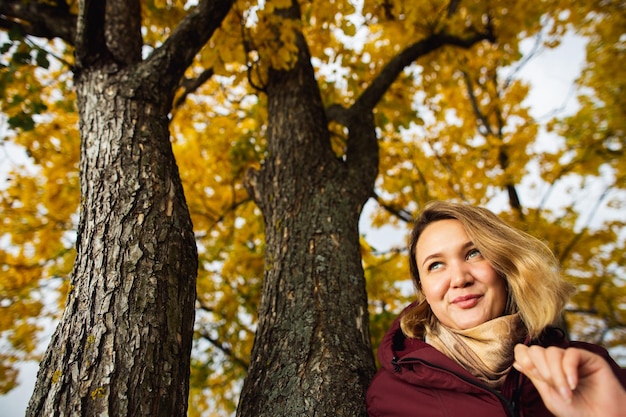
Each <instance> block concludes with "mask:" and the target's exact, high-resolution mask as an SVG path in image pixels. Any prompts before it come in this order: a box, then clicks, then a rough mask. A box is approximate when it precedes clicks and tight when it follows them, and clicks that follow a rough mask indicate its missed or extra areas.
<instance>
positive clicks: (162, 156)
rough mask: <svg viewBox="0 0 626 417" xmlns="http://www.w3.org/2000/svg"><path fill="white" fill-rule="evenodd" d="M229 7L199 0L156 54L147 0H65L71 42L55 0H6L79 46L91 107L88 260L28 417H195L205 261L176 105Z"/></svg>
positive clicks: (40, 27)
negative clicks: (174, 121) (74, 5)
mask: <svg viewBox="0 0 626 417" xmlns="http://www.w3.org/2000/svg"><path fill="white" fill-rule="evenodd" d="M231 4H232V0H222V1H212V2H208V1H201V2H200V3H199V5H198V7H196V8H195V9H194V10H193V11H191V12H190V13H189V15H188V16H187V17H186V18H185V19H184V20H183V21H182V22H181V23H180V25H179V27H178V28H177V29H176V30H175V31H174V32H173V34H172V36H171V37H170V38H169V40H168V41H167V42H166V43H165V44H164V45H163V46H162V47H161V48H159V49H157V50H155V51H154V53H153V54H152V55H151V56H150V58H149V59H147V60H145V61H143V60H142V57H141V53H142V39H141V33H140V27H141V13H140V3H139V1H138V0H133V1H127V0H108V1H106V2H102V1H89V0H84V1H80V2H79V13H78V16H72V15H70V14H69V10H67V9H66V8H58V9H57V10H55V14H54V16H55V18H56V19H58V21H59V22H62V23H64V24H65V25H67V24H72V23H74V22H76V31H75V35H74V36H75V37H74V38H73V39H68V37H69V36H70V35H68V33H72V31H67V30H65V31H64V32H62V33H61V32H57V31H55V29H54V25H46V24H44V23H45V22H46V18H47V17H49V16H50V10H49V7H48V6H45V5H42V4H40V3H28V7H26V5H24V4H23V2H20V1H14V2H6V3H3V5H2V8H3V9H5V8H6V9H7V10H8V9H9V6H12V7H11V12H12V13H14V14H13V16H14V17H15V18H17V19H22V20H25V21H26V22H28V23H27V24H24V26H23V30H25V31H26V32H27V33H28V30H29V29H32V28H36V29H37V30H36V33H35V32H33V33H32V34H33V35H37V36H47V37H50V38H52V37H58V36H63V37H64V39H65V40H66V41H69V42H70V43H72V42H73V43H74V45H75V57H76V63H75V68H74V72H75V74H74V75H75V85H76V91H77V102H78V111H79V115H80V135H81V160H80V176H81V193H82V200H81V211H80V222H79V229H78V235H77V259H76V263H75V266H74V270H73V273H72V277H71V283H70V292H69V296H68V300H67V307H66V310H65V311H64V314H63V316H62V318H61V321H60V323H59V325H58V327H57V329H56V331H55V332H54V334H53V336H52V340H51V342H50V345H49V347H48V349H47V351H46V353H45V356H44V358H43V360H42V362H41V365H40V371H39V374H38V376H37V382H36V386H35V390H34V392H33V395H32V397H31V400H30V403H29V406H28V409H27V413H26V414H27V416H46V417H48V416H94V415H110V416H163V417H172V416H181V417H182V416H185V415H186V414H187V399H188V391H189V387H188V385H189V372H190V352H191V343H192V336H193V322H194V307H195V278H196V273H197V262H198V261H197V253H196V246H195V239H194V235H193V230H192V224H191V219H190V216H189V211H188V209H187V205H186V202H185V197H184V194H183V188H182V185H181V181H180V177H179V174H178V168H177V166H176V162H175V159H174V155H173V153H172V148H171V145H170V141H169V130H168V127H169V120H168V117H167V116H168V113H169V111H170V109H171V106H172V100H173V96H174V91H175V90H176V87H177V86H178V84H179V81H180V79H181V77H182V76H183V73H184V71H185V68H187V67H188V66H189V65H190V64H191V61H192V59H193V57H194V55H195V54H196V53H197V52H198V51H199V50H200V48H201V47H202V46H203V45H204V44H205V43H206V42H207V40H208V39H209V38H210V36H211V34H212V33H213V32H214V31H215V29H216V28H217V27H218V26H219V25H220V23H221V21H222V20H223V18H224V16H225V15H226V13H227V12H228V10H229V9H230V6H231ZM38 6H41V7H42V8H40V9H38V8H37V7H38ZM45 7H48V9H46V8H45ZM63 13H66V14H65V15H63ZM38 19H40V20H38ZM16 21H18V20H16ZM65 25H64V26H63V27H66V26H65ZM181 45H182V46H181Z"/></svg>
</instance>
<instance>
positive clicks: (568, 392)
mask: <svg viewBox="0 0 626 417" xmlns="http://www.w3.org/2000/svg"><path fill="white" fill-rule="evenodd" d="M565 353H566V350H564V349H560V348H557V347H548V348H546V349H545V350H544V355H543V357H544V358H545V360H546V368H545V369H542V370H541V371H542V372H541V373H542V375H543V376H544V378H545V380H546V382H548V383H549V384H551V385H552V386H553V387H554V388H555V389H556V390H557V391H558V392H559V393H560V394H561V396H562V397H563V399H565V400H566V402H569V401H571V399H572V395H573V394H572V388H571V385H570V383H569V380H568V375H569V376H572V372H573V373H577V366H576V365H577V364H578V362H579V361H576V360H575V361H574V362H571V361H569V362H567V361H566V362H565V363H564V360H565V357H566V355H565ZM574 359H575V358H574ZM565 365H567V366H568V367H569V368H568V370H567V371H566V370H565V368H564V366H565ZM572 365H574V367H573V368H572Z"/></svg>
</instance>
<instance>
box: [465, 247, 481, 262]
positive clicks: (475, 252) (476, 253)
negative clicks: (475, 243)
mask: <svg viewBox="0 0 626 417" xmlns="http://www.w3.org/2000/svg"><path fill="white" fill-rule="evenodd" d="M477 256H480V251H479V250H478V249H476V248H474V249H471V250H470V251H469V252H468V253H467V259H472V258H476V257H477Z"/></svg>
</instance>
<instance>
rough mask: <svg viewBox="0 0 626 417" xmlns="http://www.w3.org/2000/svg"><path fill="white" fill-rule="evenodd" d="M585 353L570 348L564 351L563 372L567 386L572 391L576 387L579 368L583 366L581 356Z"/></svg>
mask: <svg viewBox="0 0 626 417" xmlns="http://www.w3.org/2000/svg"><path fill="white" fill-rule="evenodd" d="M584 353H586V352H585V351H581V350H579V349H575V348H570V349H567V350H566V351H565V354H564V355H563V371H564V372H565V377H566V379H567V384H568V386H569V387H570V389H571V390H572V391H574V390H575V389H576V387H577V386H578V377H579V375H578V372H579V368H580V366H582V365H583V363H584V360H583V354H584Z"/></svg>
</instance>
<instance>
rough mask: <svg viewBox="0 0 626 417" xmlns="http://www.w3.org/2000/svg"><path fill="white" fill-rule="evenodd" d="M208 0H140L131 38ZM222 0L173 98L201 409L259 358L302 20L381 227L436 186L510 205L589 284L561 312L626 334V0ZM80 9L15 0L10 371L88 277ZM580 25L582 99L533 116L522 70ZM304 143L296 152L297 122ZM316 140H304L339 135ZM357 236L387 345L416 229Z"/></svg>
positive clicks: (144, 48) (228, 406) (228, 390)
mask: <svg viewBox="0 0 626 417" xmlns="http://www.w3.org/2000/svg"><path fill="white" fill-rule="evenodd" d="M87 3H88V2H87ZM134 3H135V2H129V4H134ZM196 3H201V4H204V3H206V2H204V1H200V2H188V1H183V0H168V1H166V0H142V1H141V2H140V6H141V7H140V10H141V27H140V28H129V29H128V30H129V31H131V30H141V37H142V42H143V43H142V44H141V45H135V46H134V47H135V48H140V49H141V57H142V59H144V60H148V59H149V57H151V56H154V55H155V54H157V53H160V51H162V50H163V49H164V48H165V47H166V46H167V43H168V42H175V41H176V39H175V37H174V38H173V34H175V33H176V29H177V27H178V26H179V25H180V24H181V22H183V21H185V20H184V19H185V18H189V16H190V15H191V14H192V13H193V10H194V9H195V8H196V7H197V5H196ZM296 5H297V6H298V7H297V13H294V9H295V7H294V6H296ZM137 10H139V3H138V4H137ZM229 10H230V11H229V12H228V14H227V15H226V17H225V18H224V19H223V21H222V22H221V25H220V27H219V29H217V30H216V31H215V32H214V33H213V34H212V36H211V37H210V39H209V41H208V42H206V44H204V45H203V47H202V48H201V49H200V50H199V53H197V54H195V55H194V57H193V62H192V63H191V65H189V66H188V67H187V68H186V70H185V73H184V77H183V78H182V79H181V81H180V83H179V84H178V85H177V88H176V90H175V96H174V97H173V98H172V106H171V111H169V112H168V114H164V115H163V116H164V117H168V119H169V128H170V135H171V144H172V147H173V151H174V155H175V157H176V162H177V165H178V170H179V172H180V177H181V179H182V184H183V187H184V193H185V198H186V203H187V206H188V209H189V213H190V215H191V220H192V222H193V232H194V236H195V242H196V245H197V248H198V276H197V285H196V290H197V295H196V303H195V308H196V320H195V328H194V341H193V349H192V358H191V377H190V397H189V415H190V416H196V415H197V416H200V415H212V413H214V414H215V415H228V414H230V413H232V412H234V410H235V408H236V406H237V402H238V399H239V394H240V391H241V384H242V381H243V378H244V377H245V376H246V373H247V372H248V369H249V367H250V365H251V351H252V345H253V341H254V336H255V332H256V330H257V324H258V322H259V317H258V314H259V305H260V303H261V294H262V293H263V287H262V285H263V278H264V274H266V273H267V269H268V268H270V266H269V265H268V258H267V256H266V254H267V253H269V252H271V251H270V250H269V249H268V244H269V243H271V244H274V242H269V243H268V241H267V240H266V238H267V236H266V232H265V231H266V230H267V227H268V224H267V223H268V219H266V218H264V217H263V212H262V208H263V207H262V204H259V201H265V200H263V198H265V197H266V196H265V194H263V195H259V196H255V195H254V189H255V188H254V187H251V186H250V182H251V181H252V179H253V178H254V177H253V176H251V174H250V173H251V172H255V171H262V170H263V169H267V167H268V166H269V165H270V164H269V162H268V161H271V160H272V158H273V157H274V156H275V155H276V153H277V150H276V149H275V148H273V147H272V146H273V145H272V142H271V141H269V143H268V138H269V137H271V136H272V135H275V134H276V133H275V132H273V131H271V126H275V125H272V123H271V120H272V118H280V117H281V116H283V115H286V114H288V113H287V110H288V109H280V108H276V106H273V105H272V103H273V102H272V100H271V97H272V96H271V94H269V93H268V89H271V88H278V87H277V85H280V84H279V83H277V82H276V81H275V80H276V74H277V73H278V74H282V73H283V72H284V73H288V72H289V71H290V70H291V69H292V68H294V65H296V63H297V62H298V60H299V59H302V56H303V54H302V51H303V46H302V44H300V43H299V42H301V41H302V40H304V41H306V46H307V47H308V53H309V54H310V56H309V60H310V63H311V65H312V68H313V70H314V75H315V80H316V83H317V88H318V89H319V94H320V98H321V105H322V106H323V109H324V114H325V115H326V120H322V121H323V122H325V123H324V125H319V123H318V125H317V129H319V130H323V131H325V132H327V135H328V138H329V142H330V149H331V150H332V154H331V157H333V158H336V159H337V160H339V161H342V160H344V161H345V160H347V159H349V156H350V155H352V154H351V153H350V151H349V148H350V147H351V146H355V143H356V142H355V140H354V139H353V136H351V135H352V134H353V132H354V131H355V130H356V129H358V127H359V124H362V125H363V126H365V125H367V124H368V123H369V120H368V116H367V115H368V113H369V112H370V111H371V115H372V123H373V126H374V127H375V130H372V134H374V133H375V134H376V139H377V141H376V142H377V143H376V145H377V147H378V149H376V150H373V151H372V152H376V155H375V157H376V158H378V159H379V162H378V164H377V165H378V166H377V170H378V174H377V176H376V180H375V186H374V187H373V188H372V189H371V190H370V193H369V198H370V202H371V203H373V204H372V206H373V207H374V210H373V214H372V217H371V219H368V221H370V222H371V225H372V227H374V228H375V227H382V226H385V225H393V226H396V227H397V228H398V229H400V230H407V231H408V230H409V228H410V222H411V219H412V218H413V217H414V216H415V215H416V214H417V213H418V211H419V209H420V208H421V207H422V206H423V204H424V203H425V202H427V201H429V200H432V199H446V200H448V199H450V200H460V201H466V202H469V203H472V204H480V205H486V206H491V207H495V208H497V210H498V211H499V212H500V214H501V216H502V217H503V218H505V219H506V220H508V221H509V222H511V223H512V224H514V225H516V226H518V227H520V228H522V229H524V230H526V231H528V232H530V233H531V234H533V235H536V236H538V237H540V238H541V239H543V240H544V241H545V242H546V243H547V244H548V245H549V246H550V247H551V248H552V249H553V250H554V252H555V253H556V254H557V256H558V258H559V259H560V261H561V263H562V267H563V274H564V276H565V278H566V279H567V280H569V281H571V282H572V283H574V284H576V286H577V288H578V292H577V294H576V295H575V297H574V298H573V300H572V302H571V303H570V305H568V307H567V312H566V315H565V317H564V319H565V322H566V324H567V329H568V331H569V332H570V334H571V337H572V338H577V339H584V340H590V341H593V342H597V343H600V344H602V345H604V346H607V347H609V348H612V347H618V346H624V345H625V344H626V309H625V308H624V306H625V305H626V304H625V301H626V300H625V298H626V288H625V283H624V280H625V279H626V271H625V270H624V265H625V264H626V262H625V261H626V259H625V258H626V252H625V250H624V245H625V242H626V241H625V237H626V235H625V230H626V228H625V223H626V219H625V218H624V215H623V210H624V204H625V203H626V171H625V169H626V164H624V160H625V158H624V152H625V146H626V140H625V136H624V132H625V130H626V126H625V125H624V124H625V123H626V117H625V116H626V115H625V114H624V112H625V110H624V109H626V103H624V100H625V98H624V94H623V92H624V88H625V84H626V75H625V74H624V71H623V68H624V66H625V65H626V53H625V36H626V35H625V33H624V28H625V27H626V9H625V7H624V4H623V3H622V2H620V1H604V2H593V3H585V4H581V3H580V2H575V1H566V0H560V1H557V0H554V1H542V2H524V3H522V2H517V3H515V4H511V2H507V1H499V0H494V1H490V2H484V1H478V0H472V1H456V0H452V1H448V0H442V1H429V2H405V1H401V0H376V1H369V0H363V1H356V0H334V1H330V2H328V1H312V2H294V3H293V4H292V1H290V0H268V1H264V2H255V1H248V0H239V1H235V2H233V4H232V6H230V9H229ZM126 13H133V10H132V7H130V6H129V7H128V10H127V11H126ZM78 16H80V14H79V2H78V1H74V0H68V1H61V0H57V1H35V0H33V1H20V0H14V1H3V2H2V5H0V27H1V28H3V30H5V35H4V37H3V38H0V39H1V44H0V51H1V52H2V61H1V66H0V87H1V88H0V94H1V95H2V100H1V101H0V106H1V111H2V115H3V117H2V119H1V121H2V124H3V126H2V127H1V128H0V129H2V135H3V137H2V144H3V147H4V149H5V152H8V151H7V149H9V148H11V149H18V150H23V152H24V153H25V158H24V160H18V161H15V163H13V164H12V165H11V167H10V169H8V170H7V171H6V175H5V178H3V179H2V181H3V182H2V186H1V187H0V207H1V208H0V211H1V212H2V223H1V224H2V229H1V231H0V268H1V270H2V274H1V275H0V294H1V298H2V301H1V303H2V304H1V305H0V309H1V311H2V314H0V332H1V333H0V334H1V335H2V342H1V343H2V344H1V345H0V346H2V347H1V350H0V370H2V372H0V391H1V392H4V393H6V392H8V391H10V390H11V389H12V388H14V387H15V385H16V383H17V376H18V374H17V369H18V364H19V362H20V361H25V360H33V359H35V360H36V359H38V357H37V353H38V351H37V349H36V347H37V344H38V343H39V339H38V335H39V332H40V331H41V324H40V323H41V322H40V319H41V318H42V317H49V318H52V319H53V320H56V319H58V318H59V317H60V314H61V311H62V309H63V308H64V305H65V303H66V299H67V298H68V296H70V295H71V293H72V291H73V290H74V288H72V285H71V284H70V280H69V279H68V277H69V275H70V274H71V270H72V268H73V266H74V262H75V259H76V249H75V246H76V242H77V234H78V231H77V228H78V225H79V206H80V204H81V192H80V178H79V159H80V141H81V138H80V135H79V129H78V121H79V111H78V110H79V109H78V105H77V102H76V91H75V78H74V77H75V76H76V73H77V72H78V71H79V70H80V68H77V56H76V54H75V52H76V48H79V49H80V45H76V42H75V39H76V31H77V30H78V29H77V28H80V24H79V23H80V19H78ZM77 19H78V21H77ZM185 22H186V21H185ZM572 33H573V34H576V35H577V36H580V37H582V38H584V39H585V41H586V57H585V59H586V60H585V63H584V68H583V72H582V74H581V77H580V78H579V79H578V80H576V84H575V85H574V86H572V89H573V90H572V91H574V93H573V95H572V97H570V98H569V100H576V101H577V109H576V111H575V112H572V113H564V112H559V111H558V109H556V110H557V111H555V112H554V114H547V115H542V116H541V117H537V116H533V115H532V114H531V108H530V104H529V103H528V101H527V97H528V94H529V88H530V87H531V86H530V85H528V83H527V82H526V81H524V80H523V79H521V78H520V76H519V74H520V71H521V69H522V68H523V66H524V64H525V63H527V62H528V60H530V59H532V57H533V56H534V55H536V54H539V53H541V52H542V51H544V50H546V49H549V48H554V47H556V46H558V45H559V43H560V42H561V40H562V39H563V37H564V36H565V35H566V34H572ZM123 39H124V38H123V37H120V38H118V39H117V40H116V41H115V42H122V41H123ZM128 39H133V38H131V37H129V38H128ZM112 42H113V41H111V43H112ZM109 45H110V44H109ZM529 45H530V47H528V46H529ZM177 46H178V47H181V48H184V47H185V44H184V43H179V44H177ZM121 49H122V48H120V50H121ZM111 50H112V51H115V48H113V47H111ZM115 59H117V60H119V61H123V60H124V59H126V57H124V56H120V57H115ZM281 71H282V72H281ZM164 83H165V81H164ZM155 88H157V87H155ZM150 93H151V91H146V92H145V94H147V95H149V94H150ZM287 93H288V92H287ZM302 99H303V100H304V99H307V100H311V98H310V97H304V96H302ZM563 99H564V100H567V99H568V98H567V97H564V98H563ZM294 100H295V99H294ZM296 103H297V101H296ZM361 109H362V110H361ZM359 111H362V112H361V113H359ZM287 125H288V124H287ZM368 126H369V125H368ZM293 133H294V138H295V137H299V136H297V135H298V134H302V135H304V134H305V133H306V132H305V133H302V132H293ZM294 140H295V139H294ZM291 146H292V151H291V152H292V153H293V154H295V153H297V152H298V144H297V143H295V142H294V143H293V144H291ZM7 155H8V154H7ZM320 155H321V156H320ZM320 155H305V156H306V157H308V158H310V159H315V158H322V157H326V154H320ZM5 158H6V159H5V160H6V161H9V159H8V158H9V157H8V156H5ZM305 159H306V158H305ZM282 163H285V162H284V161H282ZM337 172H343V171H337ZM3 173H4V172H3ZM321 175H322V173H320V176H321ZM337 175H343V174H337ZM346 175H347V174H346ZM364 175H366V174H365V173H364ZM251 178H252V179H251ZM315 180H316V179H315V177H312V178H311V182H315ZM320 188H323V187H320ZM257 190H258V188H257ZM348 191H349V190H348ZM348 191H345V192H346V194H347V193H348ZM264 204H270V202H268V201H265V203H264ZM337 204H338V205H339V203H337ZM340 209H341V208H338V209H337V210H338V211H340ZM359 215H360V213H354V219H355V221H357V220H358V217H359ZM273 220H274V221H275V222H274V223H273V224H271V225H270V227H274V228H276V229H277V230H278V229H280V228H281V223H280V219H273ZM284 220H285V222H286V221H287V219H284ZM340 249H341V248H340ZM360 255H361V257H362V264H363V270H364V277H365V280H366V283H367V296H368V306H369V320H370V321H369V326H370V332H371V336H372V346H373V347H374V349H375V348H376V346H377V345H378V341H379V340H380V338H381V337H382V334H383V331H384V330H385V329H386V327H387V326H388V324H389V323H390V320H391V319H392V318H393V316H394V314H396V313H397V312H398V311H399V309H401V308H402V306H403V305H405V304H406V303H407V302H408V301H409V299H410V294H407V292H406V290H405V289H406V285H403V284H405V283H406V281H407V279H408V268H407V264H406V251H405V250H404V248H403V247H392V248H387V247H382V246H381V245H380V243H379V242H375V241H371V239H368V236H367V235H366V234H364V232H363V231H361V240H360ZM52 297H56V298H55V300H56V302H53V303H50V302H49V301H48V300H50V299H51V298H52ZM618 359H620V358H618ZM621 361H622V363H624V358H621Z"/></svg>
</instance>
